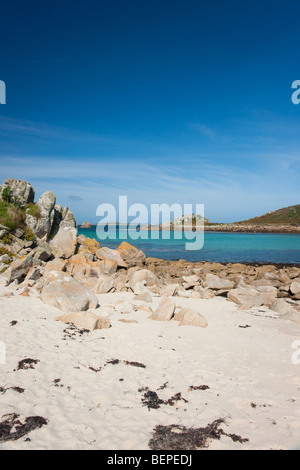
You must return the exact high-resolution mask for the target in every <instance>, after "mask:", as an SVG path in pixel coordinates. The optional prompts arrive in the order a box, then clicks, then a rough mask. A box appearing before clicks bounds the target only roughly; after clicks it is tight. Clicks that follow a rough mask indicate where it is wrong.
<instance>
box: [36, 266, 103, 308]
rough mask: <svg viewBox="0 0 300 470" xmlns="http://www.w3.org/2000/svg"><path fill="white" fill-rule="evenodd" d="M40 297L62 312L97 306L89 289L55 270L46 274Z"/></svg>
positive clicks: (95, 298) (95, 299)
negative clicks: (46, 278) (46, 277)
mask: <svg viewBox="0 0 300 470" xmlns="http://www.w3.org/2000/svg"><path fill="white" fill-rule="evenodd" d="M41 298H42V301H43V302H44V303H45V304H48V305H51V306H52V307H56V308H58V309H60V310H63V311H64V312H83V311H87V310H89V309H91V308H97V306H98V299H97V297H96V295H95V294H94V293H93V292H92V291H91V290H90V289H88V288H87V287H86V286H84V285H83V284H81V283H80V282H78V281H77V280H75V279H74V278H72V277H71V276H68V275H67V274H65V273H61V272H57V271H52V272H51V273H49V274H48V280H47V283H46V286H45V287H44V289H43V291H42V296H41Z"/></svg>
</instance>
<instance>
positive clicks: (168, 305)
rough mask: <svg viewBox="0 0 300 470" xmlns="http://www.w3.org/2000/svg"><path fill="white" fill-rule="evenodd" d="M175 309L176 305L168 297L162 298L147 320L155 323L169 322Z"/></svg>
mask: <svg viewBox="0 0 300 470" xmlns="http://www.w3.org/2000/svg"><path fill="white" fill-rule="evenodd" d="M175 308H176V305H175V302H174V301H173V300H171V299H170V298H169V297H163V298H162V299H161V301H160V303H159V306H158V308H157V309H156V310H155V312H154V313H153V314H152V315H151V316H150V317H149V318H151V319H152V320H155V321H170V320H171V319H172V318H173V316H174V312H175Z"/></svg>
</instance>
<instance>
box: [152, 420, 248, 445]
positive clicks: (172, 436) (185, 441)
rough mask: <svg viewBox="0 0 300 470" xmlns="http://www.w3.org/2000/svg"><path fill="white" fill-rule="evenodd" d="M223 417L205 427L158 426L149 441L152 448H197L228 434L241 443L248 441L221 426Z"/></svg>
mask: <svg viewBox="0 0 300 470" xmlns="http://www.w3.org/2000/svg"><path fill="white" fill-rule="evenodd" d="M224 423H225V421H224V420H223V419H217V420H215V421H214V422H213V423H211V424H208V426H206V427H205V428H186V427H185V426H179V425H171V426H161V425H160V426H156V428H155V429H154V432H153V435H152V439H150V441H149V447H150V449H151V450H197V449H204V448H207V447H208V446H209V442H210V441H211V440H213V439H217V440H219V439H220V438H221V436H228V437H230V438H231V439H232V440H233V441H234V442H240V443H241V444H243V443H245V442H248V439H242V438H241V437H240V436H237V435H236V434H226V433H225V432H224V431H223V429H221V428H220V426H221V424H224Z"/></svg>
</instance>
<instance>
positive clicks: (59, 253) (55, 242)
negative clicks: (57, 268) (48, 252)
mask: <svg viewBox="0 0 300 470" xmlns="http://www.w3.org/2000/svg"><path fill="white" fill-rule="evenodd" d="M49 244H50V247H51V249H52V251H53V254H54V256H55V257H56V258H63V259H68V258H70V257H71V256H73V255H74V254H75V252H76V248H77V230H76V229H75V228H67V227H61V228H60V229H59V231H58V232H57V234H56V235H55V237H54V238H53V239H52V240H51V241H50V243H49Z"/></svg>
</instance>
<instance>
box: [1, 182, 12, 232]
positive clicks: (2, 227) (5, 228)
mask: <svg viewBox="0 0 300 470" xmlns="http://www.w3.org/2000/svg"><path fill="white" fill-rule="evenodd" d="M0 188H1V186H0ZM9 232H10V230H9V229H8V228H7V227H5V226H4V225H1V224H0V239H2V238H3V237H5V235H8V234H9Z"/></svg>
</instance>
